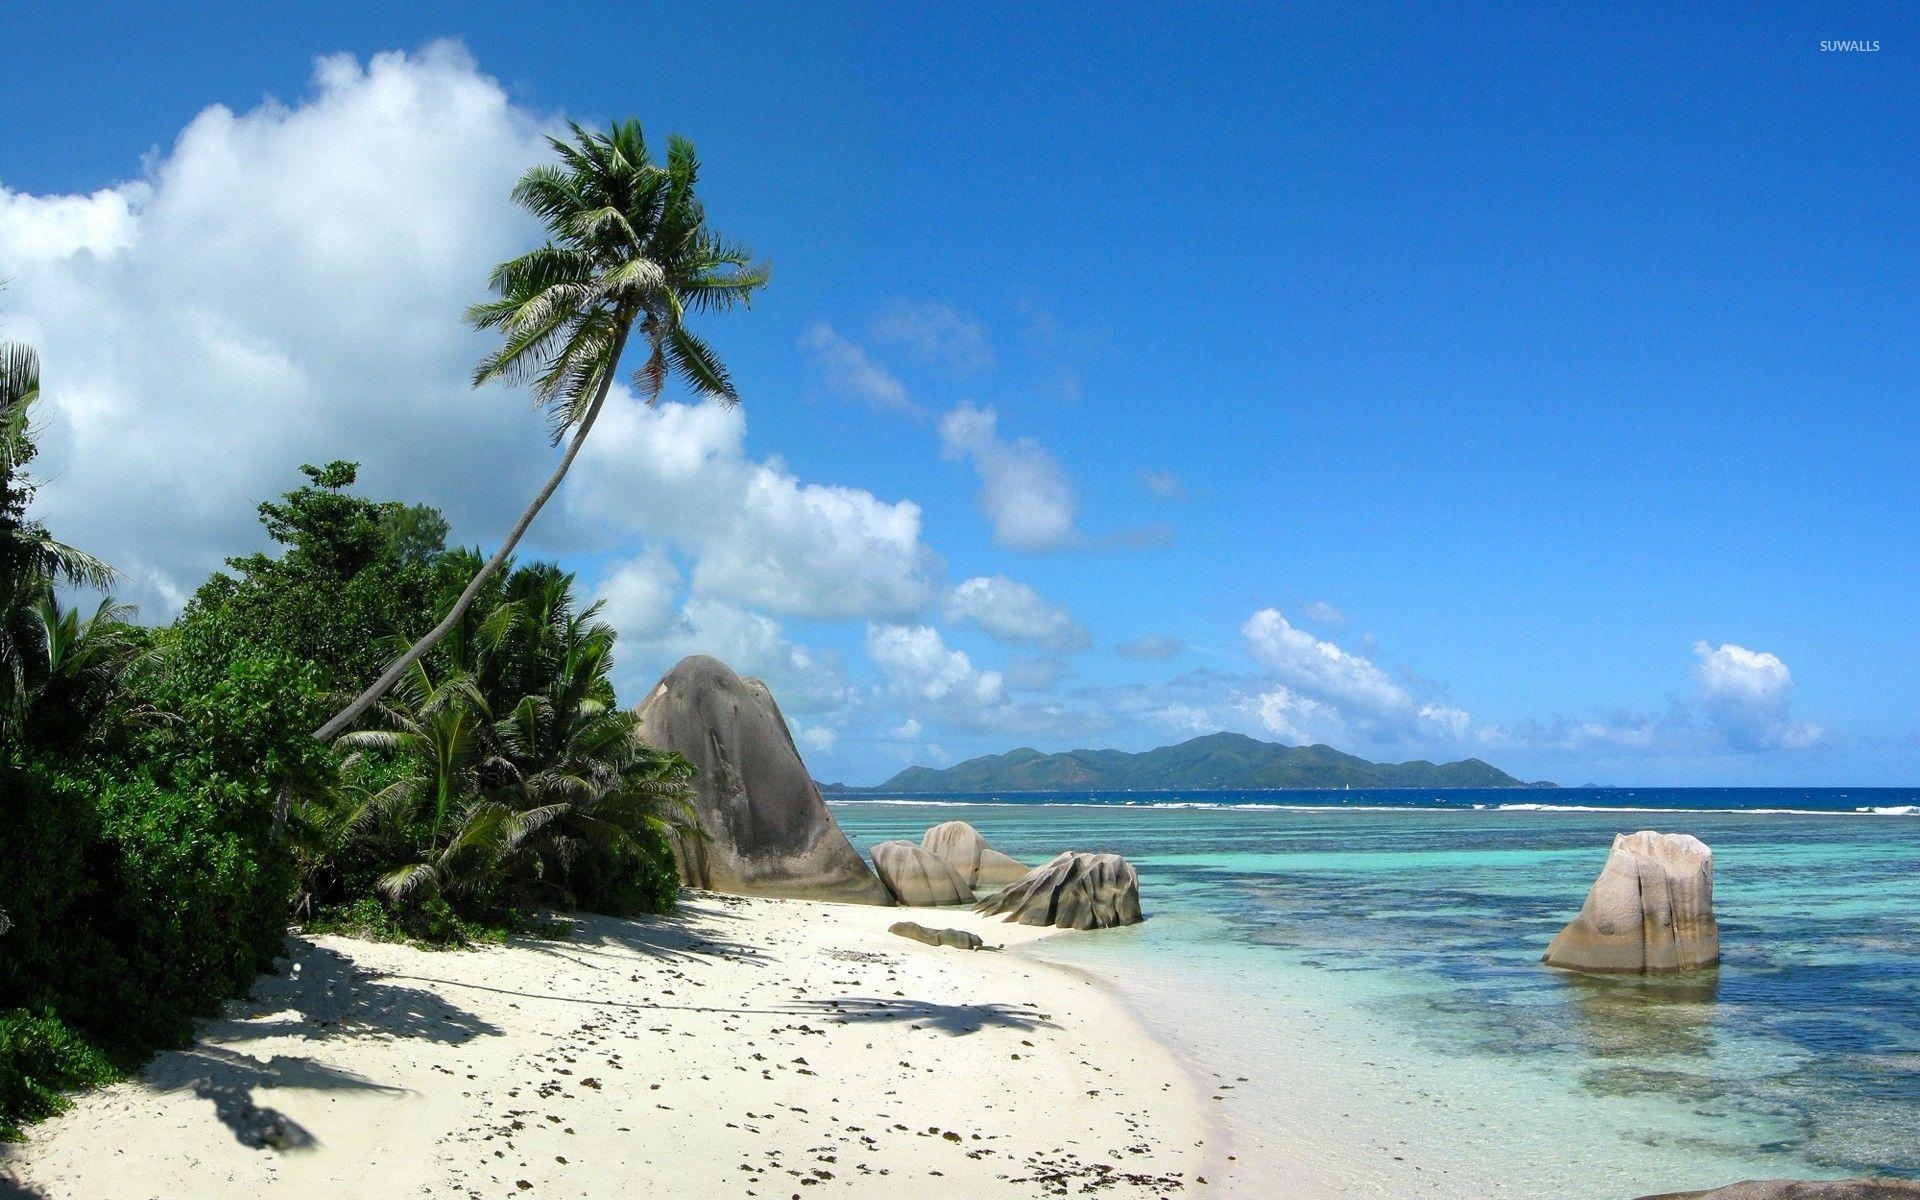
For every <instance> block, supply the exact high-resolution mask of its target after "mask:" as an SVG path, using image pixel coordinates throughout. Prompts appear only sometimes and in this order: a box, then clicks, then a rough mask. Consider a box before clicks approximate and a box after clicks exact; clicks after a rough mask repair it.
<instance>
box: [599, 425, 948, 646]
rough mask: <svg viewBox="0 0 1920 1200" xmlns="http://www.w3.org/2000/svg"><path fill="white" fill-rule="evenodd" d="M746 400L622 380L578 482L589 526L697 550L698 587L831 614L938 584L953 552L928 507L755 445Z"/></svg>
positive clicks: (785, 610) (901, 612)
mask: <svg viewBox="0 0 1920 1200" xmlns="http://www.w3.org/2000/svg"><path fill="white" fill-rule="evenodd" d="M745 438H746V419H745V416H744V415H743V409H742V408H725V407H722V406H720V405H717V404H697V405H692V404H676V403H667V404H659V405H654V406H651V407H649V406H646V405H642V404H638V403H635V402H634V401H633V400H632V398H631V397H630V396H629V395H627V394H626V393H625V389H624V388H619V389H615V395H614V396H613V397H612V399H611V400H610V402H609V404H608V407H607V409H606V411H605V412H604V413H603V414H602V415H601V418H600V425H599V427H598V428H596V429H595V430H594V434H593V437H592V438H590V439H589V440H588V442H587V446H586V449H585V450H583V451H582V452H581V455H580V459H579V461H578V463H577V465H576V466H575V468H574V476H575V477H574V478H573V479H572V480H571V482H570V485H569V487H568V489H567V491H566V493H565V495H566V500H565V504H566V507H567V508H568V510H569V511H570V512H572V513H573V514H575V516H576V517H577V518H578V519H579V520H580V521H581V522H582V523H583V524H586V525H590V526H593V527H597V528H599V529H601V530H602V531H604V532H605V533H607V534H609V535H611V536H615V537H620V536H631V535H635V534H640V535H644V536H646V537H647V538H649V539H658V540H663V541H665V542H667V543H671V545H672V546H673V547H674V548H675V549H678V550H679V551H681V552H682V553H683V554H685V555H686V556H687V557H688V558H690V559H691V560H692V580H691V585H692V590H693V591H694V592H695V593H697V594H701V595H707V596H715V597H721V598H725V599H728V600H732V601H737V602H739V603H742V604H746V605H751V606H753V607H756V608H760V609H765V610H766V611H768V612H772V613H778V614H783V615H789V616H799V617H811V618H821V619H831V618H848V617H862V618H865V617H900V616H907V615H911V614H913V613H916V612H918V611H920V610H921V609H923V608H925V607H926V606H927V604H929V603H930V602H931V601H932V599H933V595H934V580H935V578H937V576H938V575H939V573H940V571H941V567H940V563H939V560H938V559H937V558H935V556H934V555H933V553H932V551H931V550H929V549H928V548H927V547H926V545H925V544H924V543H923V542H922V541H921V536H920V535H921V519H920V506H919V505H917V504H914V503H913V502H912V501H909V500H901V501H896V502H891V503H889V502H887V501H883V500H880V499H879V498H877V497H875V496H874V495H873V494H872V493H871V492H866V491H863V490H861V489H859V488H852V487H845V486H840V485H834V484H819V483H806V482H802V481H801V480H800V479H799V478H797V477H796V476H795V475H794V474H793V472H792V471H790V470H789V469H788V468H787V467H786V465H785V464H784V463H783V462H781V461H780V460H779V459H777V458H770V459H766V460H764V461H755V460H754V459H752V458H750V457H748V456H747V454H746V452H745Z"/></svg>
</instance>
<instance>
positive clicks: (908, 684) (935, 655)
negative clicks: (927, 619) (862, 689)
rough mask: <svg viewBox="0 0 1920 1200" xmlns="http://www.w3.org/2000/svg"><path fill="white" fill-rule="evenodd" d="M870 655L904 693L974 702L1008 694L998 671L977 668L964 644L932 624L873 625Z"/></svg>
mask: <svg viewBox="0 0 1920 1200" xmlns="http://www.w3.org/2000/svg"><path fill="white" fill-rule="evenodd" d="M867 657H869V658H871V659H872V660H873V661H874V664H875V665H876V666H878V667H879V668H880V671H881V674H883V675H884V676H885V677H886V679H887V681H888V683H889V684H890V685H891V686H892V687H893V689H894V690H895V691H896V692H897V693H898V694H900V695H902V696H904V697H908V698H911V699H916V700H923V701H932V702H936V703H954V704H960V705H965V706H969V707H978V706H986V705H997V704H999V703H1001V702H1002V701H1003V700H1005V699H1006V685H1005V682H1004V680H1003V679H1002V678H1001V675H1000V672H998V671H979V670H975V669H974V665H973V660H972V659H970V658H968V657H967V654H966V651H964V650H950V649H948V648H947V644H946V642H945V641H944V640H943V639H942V638H941V637H940V631H939V630H937V629H935V628H933V627H932V626H931V625H870V626H868V627H867Z"/></svg>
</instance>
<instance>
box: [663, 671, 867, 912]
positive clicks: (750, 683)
mask: <svg viewBox="0 0 1920 1200" xmlns="http://www.w3.org/2000/svg"><path fill="white" fill-rule="evenodd" d="M638 715H639V730H640V736H641V737H642V738H643V739H645V741H646V742H647V743H648V744H649V745H651V746H655V747H657V748H659V749H661V750H671V751H673V752H674V753H676V754H679V755H681V756H683V757H684V758H686V759H687V760H688V761H689V762H691V763H692V764H693V765H694V767H695V769H696V771H697V774H696V775H695V776H694V779H693V786H694V790H695V792H696V793H697V795H696V797H695V799H694V813H695V816H696V817H697V819H698V822H699V827H700V831H701V833H702V834H703V835H704V836H702V837H693V836H689V835H685V834H683V835H681V836H680V838H679V839H678V845H677V846H676V851H677V854H678V857H679V860H680V878H681V880H682V881H683V882H685V883H686V884H688V885H689V886H692V887H700V888H710V889H712V890H713V891H716V892H731V893H733V894H735V895H741V896H779V897H789V898H793V899H801V900H841V901H848V902H852V903H858V904H886V903H888V899H887V890H886V888H884V887H882V886H881V885H880V881H879V880H878V879H876V878H874V874H873V872H872V871H871V870H869V869H868V868H867V863H866V860H865V859H863V858H861V857H860V852H859V851H857V850H855V849H854V848H853V843H851V842H849V841H848V840H847V835H846V834H844V833H842V832H840V826H839V825H837V824H835V823H834V820H833V814H832V813H830V812H828V811H827V806H826V802H825V801H823V800H821V799H820V790H819V789H818V788H816V787H815V786H814V784H813V777H812V776H811V775H809V774H808V773H807V768H806V766H805V764H803V763H802V762H801V761H800V752H799V751H798V750H797V749H795V748H794V744H793V736H792V734H790V733H789V732H788V731H787V722H786V719H785V718H784V717H782V716H781V715H780V706H779V705H777V704H775V703H774V702H773V695H772V694H771V693H770V692H768V691H767V686H766V685H765V684H763V683H761V682H760V681H759V680H758V679H752V678H746V679H743V678H741V677H740V676H738V675H735V674H734V673H733V671H732V670H731V669H729V668H728V666H727V664H725V663H723V662H721V661H720V660H719V659H715V658H708V657H707V656H706V655H703V654H699V655H694V656H693V657H691V658H683V659H681V660H680V662H679V663H678V664H677V665H675V666H674V668H673V669H672V670H671V671H668V672H667V673H666V674H665V675H663V676H661V677H660V682H658V683H656V684H654V685H653V690H652V691H651V692H649V693H647V698H646V699H645V700H644V701H642V702H641V705H640V709H639V714H638Z"/></svg>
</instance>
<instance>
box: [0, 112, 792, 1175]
mask: <svg viewBox="0 0 1920 1200" xmlns="http://www.w3.org/2000/svg"><path fill="white" fill-rule="evenodd" d="M553 146H554V150H555V152H556V154H557V156H558V160H559V161H558V163H557V165H552V166H541V167H536V168H534V169H532V170H530V171H529V172H527V174H526V175H525V177H524V178H523V179H522V180H521V182H520V184H519V186H518V187H517V188H516V190H515V193H514V194H515V197H516V198H517V199H518V200H519V201H520V202H521V203H523V204H524V205H526V206H527V207H528V208H529V209H531V210H532V211H533V212H534V213H536V214H537V215H538V216H540V218H541V219H542V220H543V221H544V222H545V224H546V228H547V231H548V235H549V241H548V243H547V244H546V245H545V246H543V247H541V248H540V249H538V250H535V251H533V252H532V253H530V254H527V255H524V256H522V257H520V258H516V259H514V260H511V261H509V262H507V263H504V264H502V265H501V266H500V267H498V268H497V269H496V270H495V272H494V274H493V280H492V286H493V290H494V291H495V293H496V294H497V299H495V300H492V301H489V302H487V303H485V304H482V305H479V306H476V308H475V309H473V310H472V312H471V313H470V314H469V316H470V319H471V320H472V321H473V322H474V323H475V324H477V325H479V326H481V327H483V328H489V329H498V330H500V331H501V333H502V335H503V343H502V345H501V347H500V348H499V349H498V350H497V351H495V352H494V353H492V354H490V355H488V356H487V358H486V359H485V360H484V361H483V362H482V363H481V364H480V366H479V368H478V370H477V371H476V373H475V377H474V382H475V385H476V386H478V385H479V384H482V383H485V382H487V381H489V380H493V379H505V380H510V381H516V382H526V383H530V384H531V386H532V389H533V392H534V394H535V396H536V397H537V399H538V401H539V403H540V404H541V405H542V406H543V407H545V408H546V409H547V411H548V412H549V414H550V415H551V417H552V420H553V426H554V431H555V442H556V444H557V443H558V442H559V441H561V440H562V439H565V438H568V437H569V435H571V437H570V440H569V441H568V444H567V446H566V449H565V452H564V454H563V455H562V457H561V460H560V464H559V467H558V469H557V470H556V471H555V472H554V474H553V476H552V478H551V479H549V481H548V483H547V485H546V487H545V488H544V489H543V490H542V491H541V493H540V494H539V496H538V497H536V499H535V500H534V502H533V504H532V505H531V506H530V507H529V508H528V509H527V511H526V512H525V514H524V515H523V516H522V517H521V519H520V521H519V522H518V524H517V525H516V526H515V527H514V529H513V530H512V531H511V533H510V534H509V536H508V538H507V540H506V542H505V543H504V544H503V545H501V547H500V548H499V549H498V550H497V551H496V552H494V553H493V554H492V555H490V556H489V555H483V554H482V553H481V552H480V551H478V550H471V549H464V548H449V547H448V546H447V544H446V539H447V534H448V532H449V529H448V523H447V522H446V520H445V518H444V517H443V516H442V515H441V514H440V513H439V512H438V511H437V510H435V509H433V508H431V507H429V506H424V505H409V504H404V503H401V502H398V501H392V500H377V499H372V498H369V497H366V496H363V495H361V494H359V493H358V492H357V491H356V490H355V485H356V482H357V474H358V471H357V466H356V464H355V463H353V462H350V461H336V462H329V463H326V464H323V465H317V466H315V465H309V466H305V467H302V468H301V472H302V473H303V475H304V476H305V480H304V482H303V483H301V484H300V485H299V486H296V487H294V488H293V489H292V490H290V491H288V492H287V493H285V494H284V495H283V496H281V497H279V498H278V499H275V500H270V501H267V502H265V503H262V504H261V505H260V506H259V517H260V520H261V524H262V526H263V529H264V533H265V535H266V538H267V540H268V542H270V543H271V547H272V548H271V549H270V550H268V551H262V552H256V553H252V554H246V555H240V556H236V557H234V558H231V559H229V560H227V563H226V565H225V569H223V570H221V571H218V572H216V573H214V574H213V575H212V576H211V577H210V578H208V579H207V580H206V581H205V582H204V583H203V584H201V586H200V587H199V588H198V590H197V591H195V593H194V594H193V596H192V598H191V599H190V600H189V601H188V602H187V604H186V605H185V606H184V608H183V610H182V611H181V612H180V614H179V615H178V617H177V618H175V619H174V620H173V621H171V622H170V623H167V624H165V625H159V626H150V625H142V624H139V623H137V622H136V620H135V614H134V613H133V612H132V611H131V610H130V609H129V608H127V607H126V606H124V605H121V604H118V603H116V602H115V601H114V600H113V599H112V598H111V596H110V593H111V590H112V587H113V585H114V583H115V576H114V572H113V570H112V569H111V568H110V567H109V566H108V565H107V564H105V563H102V562H100V561H98V560H97V559H95V558H93V557H91V556H89V555H88V554H86V553H85V552H84V551H82V550H79V549H76V548H74V547H72V546H68V545H66V544H64V543H62V542H60V541H59V540H57V539H56V538H55V536H54V535H53V533H52V532H51V531H49V530H48V529H47V528H46V527H45V525H44V524H43V523H41V522H40V521H38V520H37V519H35V517H34V514H33V511H32V510H33V500H34V495H35V487H36V481H35V476H34V475H33V474H32V473H31V470H30V468H31V466H32V464H33V461H34V459H35V455H36V445H35V439H34V427H33V414H34V411H35V405H36V404H37V402H38V401H39V398H40V373H39V364H38V361H37V359H36V357H35V355H34V353H33V351H32V350H31V349H29V348H27V347H24V346H17V345H5V346H0V808H3V809H4V815H0V822H3V823H4V829H5V831H6V841H7V845H6V853H5V854H4V855H0V1139H5V1138H11V1137H16V1136H18V1135H19V1131H20V1126H21V1125H22V1124H23V1123H25V1122H28V1121H31V1120H34V1119H37V1118H39V1117H42V1116H45V1115H47V1114H49V1113H51V1112H55V1111H57V1110H58V1109H59V1108H60V1107H61V1106H62V1104H63V1103H64V1100H63V1093H64V1092H66V1091H68V1090H70V1089H72V1088H76V1087H82V1086H87V1085H91V1084H95V1083H99V1082H101V1081H103V1080H106V1079H110V1078H113V1077H114V1076H115V1075H116V1074H118V1073H120V1072H123V1071H126V1070H129V1069H131V1068H133V1067H134V1066H136V1065H137V1064H138V1063H140V1062H141V1061H143V1060H144V1058H145V1057H146V1056H147V1055H148V1054H150V1053H151V1052H152V1051H153V1049H154V1048H156V1047H163V1046H168V1045H177V1044H181V1043H183V1042H184V1040H185V1039H186V1038H187V1037H188V1036H189V1034H190V1031H191V1021H192V1019H193V1018H195V1017H197V1016H201V1015H204V1014H208V1013H211V1012H212V1011H214V1010H215V1009H216V1008H217V1007H218V1005H219V1004H220V1002H221V1001H223V1000H225V999H227V998H230V997H234V996H238V995H242V994H244V993H245V992H246V991H247V989H248V988H249V987H250V986H251V983H252V981H253V979H254V978H255V977H256V976H257V975H258V974H260V973H261V972H263V971H267V970H271V969H272V964H273V960H274V958H275V957H276V956H277V955H278V954H280V953H281V951H282V947H283V945H284V940H285V937H286V933H287V929H288V926H289V924H290V923H297V924H300V925H303V926H305V927H306V928H307V929H309V930H314V931H339V932H348V933H354V934H358V935H361V936H372V937H382V938H396V939H398V938H404V939H409V940H416V941H420V942H425V943H428V944H432V945H456V944H461V943H466V942H472V941H476V940H497V939H499V938H502V937H504V936H506V935H507V934H509V933H512V932H516V931H529V930H538V929H539V928H540V927H541V926H542V925H543V924H544V923H545V922H546V921H547V920H548V917H547V914H549V913H552V912H554V911H564V910H567V909H585V910H590V911H600V912H610V913H637V912H659V911H664V910H666V909H669V908H670V907H671V906H672V904H673V902H674V897H675V893H676V891H677V886H678V880H677V874H676V871H675V867H674V861H673V854H672V848H671V845H672V843H671V838H672V836H673V833H674V831H675V830H676V829H677V828H684V827H685V826H686V824H687V823H688V818H689V816H690V812H689V808H688V804H689V799H690V796H691V788H690V782H689V781H690V780H691V777H692V768H691V767H690V766H689V765H688V764H687V763H686V762H685V761H684V760H683V759H680V758H678V757H677V756H674V755H669V754H663V753H660V752H658V751H655V750H654V749H652V748H650V747H649V746H647V745H646V744H645V743H644V742H642V740H641V739H640V737H639V736H638V733H637V731H636V726H635V720H634V717H633V714H632V713H631V712H628V711H623V710H622V709H621V708H620V706H619V704H618V702H617V699H616V697H615V694H614V688H613V684H612V669H613V662H614V658H613V656H614V650H615V635H614V631H613V629H612V628H611V627H610V626H609V625H607V624H606V623H605V622H604V621H602V620H601V619H600V612H599V606H598V605H587V604H582V603H581V601H580V599H579V598H578V597H577V596H576V594H575V580H574V577H573V576H572V575H571V574H569V573H567V572H565V571H563V570H561V569H560V568H559V567H557V566H555V565H553V564H550V563H525V564H516V563H515V561H514V559H513V556H512V551H513V548H514V546H515V544H516V543H517V542H518V540H519V538H520V536H521V535H522V534H523V533H524V532H525V530H526V528H527V526H528V525H529V524H530V523H531V522H532V520H533V518H534V516H535V515H536V514H537V513H538V511H539V509H540V506H541V505H542V504H543V503H544V502H545V501H546V499H547V498H548V497H549V496H550V495H551V494H552V492H553V490H554V489H555V487H557V486H558V484H559V482H560V480H561V478H562V477H563V476H564V474H565V472H566V469H567V467H568V466H569V465H571V463H572V461H573V458H574V457H575V456H576V455H577V453H578V451H579V448H580V446H581V444H582V442H583V440H584V438H585V437H586V435H587V433H588V431H589V430H590V429H591V427H592V425H593V422H594V420H595V418H596V417H597V416H598V414H599V412H600V409H601V407H602V406H603V405H604V404H605V402H606V399H607V395H608V392H609V387H610V384H611V381H612V379H613V376H614V374H615V372H616V371H617V369H618V367H619V363H620V359H621V356H622V354H623V352H624V351H625V349H626V348H627V345H628V343H629V341H631V340H634V339H637V346H638V347H639V348H643V349H644V351H645V359H644V361H643V363H642V365H641V366H640V368H639V371H638V375H637V379H638V385H637V386H638V391H639V393H640V395H641V396H642V397H643V398H644V399H646V400H648V401H650V402H651V401H652V400H654V399H657V398H658V396H659V395H660V394H661V392H662V390H663V389H664V388H665V386H666V385H667V383H668V382H669V380H670V379H671V378H673V377H676V376H677V377H679V378H681V379H683V380H684V381H685V382H686V383H687V384H688V385H689V386H690V387H691V389H692V390H693V391H694V392H695V393H697V394H700V395H704V396H710V397H716V398H719V399H722V400H724V401H727V402H732V401H734V400H735V399H736V396H735V392H734V388H733V385H732V383H731V382H730V381H729V379H728V376H727V372H726V369H725V368H724V366H722V365H721V363H720V362H719V360H718V359H717V357H716V356H715V355H714V354H713V352H712V351H711V350H710V349H709V348H708V347H707V346H706V344H705V343H704V342H702V341H701V340H700V339H699V338H698V337H697V336H696V335H695V334H694V333H693V332H692V331H691V330H690V329H689V328H688V327H687V325H686V322H685V318H686V315H687V314H688V313H690V312H695V313H697V312H705V311H716V310H720V309H725V308H728V307H730V306H732V305H734V304H736V303H744V302H745V301H746V300H747V299H748V298H749V297H750V296H751V293H752V292H753V291H754V290H755V289H757V288H758V287H760V286H761V285H762V284H764V282H765V281H766V272H765V269H764V268H760V267H755V266H753V265H752V264H751V262H750V256H749V254H748V252H747V251H746V250H745V249H744V248H743V247H740V246H736V245H734V244H732V243H730V242H727V241H725V240H724V239H723V238H721V237H720V236H719V235H718V234H716V233H714V232H713V231H712V230H711V229H709V228H708V226H707V224H706V218H705V214H704V211H703V209H702V207H701V205H700V203H699V201H698V199H697V197H696V196H695V193H694V185H695V182H696V178H697V175H698V162H697V160H696V158H695V156H694V153H693V148H692V146H691V144H689V143H687V142H685V141H684V140H681V139H678V138H675V139H673V140H672V141H671V142H670V143H669V145H668V150H667V157H666V161H665V162H664V163H655V162H654V161H653V160H652V159H651V158H650V157H649V156H648V153H647V148H646V145H645V142H644V140H643V139H642V137H641V133H640V129H639V126H638V125H637V124H634V123H632V122H625V123H620V124H616V125H614V126H613V127H612V128H611V130H610V131H609V132H607V133H605V134H600V133H593V132H589V131H586V130H583V129H581V128H579V127H578V126H575V127H573V130H572V138H571V139H570V140H568V139H554V141H553ZM78 595H87V596H89V599H88V602H87V603H85V604H82V603H80V602H79V600H78V598H77V597H78ZM369 680H373V681H374V683H373V684H372V686H368V681H369ZM330 714H331V715H330ZM315 730H318V731H319V732H318V733H317V734H316V733H315V732H313V731H315Z"/></svg>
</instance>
